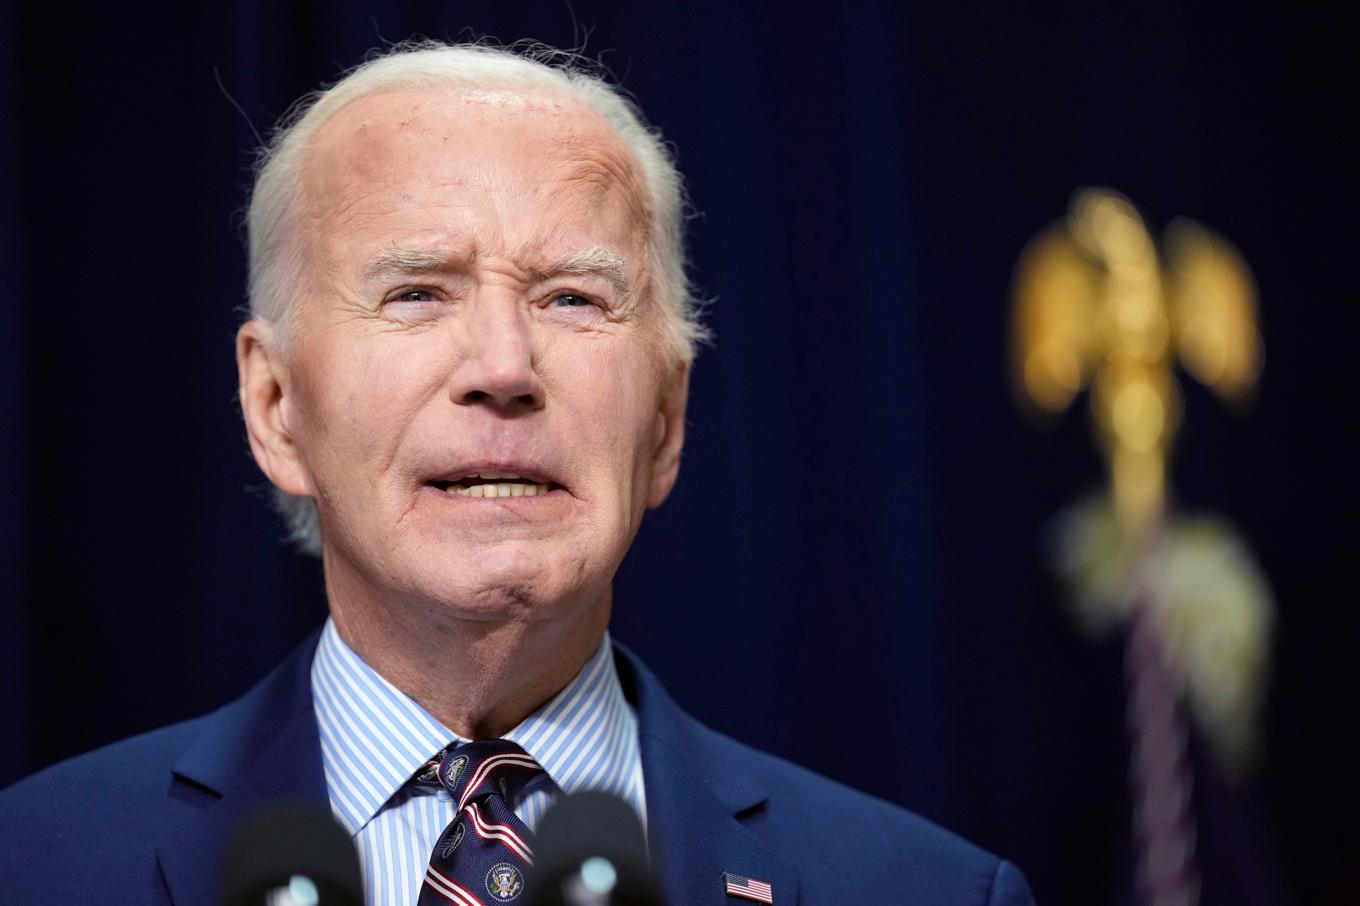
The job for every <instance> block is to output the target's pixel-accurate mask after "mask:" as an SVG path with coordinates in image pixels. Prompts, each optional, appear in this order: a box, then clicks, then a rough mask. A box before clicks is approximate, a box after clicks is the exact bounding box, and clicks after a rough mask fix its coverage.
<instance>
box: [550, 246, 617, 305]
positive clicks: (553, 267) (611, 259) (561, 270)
mask: <svg viewBox="0 0 1360 906" xmlns="http://www.w3.org/2000/svg"><path fill="white" fill-rule="evenodd" d="M530 273H531V274H532V275H533V276H534V278H535V279H538V280H546V279H548V278H550V277H555V276H557V275H559V274H571V275H573V276H578V277H599V278H600V279H602V280H606V281H608V283H609V284H610V285H611V286H613V287H614V291H615V292H617V293H618V294H619V295H620V296H622V297H623V298H624V299H627V298H628V296H629V295H630V294H631V292H632V288H633V284H632V282H631V281H630V280H629V279H628V262H627V261H625V260H624V259H623V258H621V257H620V256H618V255H616V254H614V253H613V252H611V251H609V250H608V249H604V248H601V247H600V246H598V245H596V246H592V247H591V248H588V249H584V250H582V251H579V252H571V253H569V254H566V255H563V256H562V257H561V258H558V259H557V260H556V261H554V262H553V263H551V264H550V265H548V266H547V267H546V268H543V269H541V270H540V269H537V268H534V269H532V270H531V271H530Z"/></svg>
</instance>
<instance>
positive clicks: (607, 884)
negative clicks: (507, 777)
mask: <svg viewBox="0 0 1360 906" xmlns="http://www.w3.org/2000/svg"><path fill="white" fill-rule="evenodd" d="M526 893H527V897H526V906H661V904H662V899H661V896H660V894H659V893H658V892H657V890H656V886H655V885H654V883H653V882H652V879H651V876H650V875H649V874H648V872H647V844H646V842H645V841H644V838H643V833H642V822H641V821H639V820H638V816H637V813H636V812H634V811H633V809H632V808H631V807H630V806H629V805H628V804H627V803H625V802H624V801H623V800H622V799H620V798H618V797H617V796H611V795H609V794H608V793H599V792H583V793H577V794H575V795H573V796H564V797H562V798H561V799H560V800H558V802H557V804H555V805H554V806H553V807H552V808H551V809H549V810H548V812H547V814H545V815H544V816H543V820H542V821H540V822H539V824H538V828H537V830H536V831H535V833H534V872H533V875H532V876H531V877H530V878H529V889H528V890H527V892H526Z"/></svg>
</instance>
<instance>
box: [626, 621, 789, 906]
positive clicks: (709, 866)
mask: <svg viewBox="0 0 1360 906" xmlns="http://www.w3.org/2000/svg"><path fill="white" fill-rule="evenodd" d="M615 653H616V658H615V660H616V663H617V664H618V668H619V678H620V680H621V681H622V683H623V687H624V692H625V694H626V695H627V696H628V698H629V700H630V701H631V702H632V703H633V706H634V707H635V708H636V710H637V714H638V738H639V741H640V744H641V749H642V773H643V779H644V782H645V784H646V788H647V811H648V822H647V824H648V827H649V828H650V839H651V850H652V862H653V865H654V866H655V867H656V869H657V872H658V874H659V876H660V878H661V881H662V884H663V886H664V888H665V892H666V898H667V900H668V902H670V903H673V904H680V903H684V904H687V906H688V904H696V906H703V904H708V906H733V904H736V903H738V902H740V901H738V900H735V899H733V898H731V897H729V896H727V894H726V891H725V888H724V886H723V873H724V872H733V873H736V874H741V875H746V876H747V877H752V878H757V879H759V880H761V881H766V882H768V883H770V885H771V886H772V887H773V889H774V902H775V903H776V904H777V906H792V904H794V903H796V902H797V901H798V872H797V869H796V868H795V867H794V866H793V865H792V864H791V863H789V862H788V861H787V860H786V859H784V858H783V857H781V856H779V855H778V854H776V853H775V852H773V851H772V850H771V849H769V848H768V847H767V846H766V845H765V843H764V841H763V840H762V839H761V838H760V836H759V834H758V833H757V831H756V829H755V828H756V826H757V825H758V824H759V821H760V818H761V816H762V814H763V813H764V812H765V811H766V810H767V809H768V808H769V806H770V802H769V795H768V792H767V791H766V789H765V787H764V785H763V784H762V783H761V782H760V781H759V779H758V778H756V777H755V776H753V775H752V774H751V773H750V772H749V771H748V770H746V769H745V767H744V766H743V765H744V763H745V761H746V760H747V759H746V758H744V757H743V752H744V751H745V750H743V749H741V747H739V746H738V745H737V744H736V743H734V742H732V741H731V740H729V739H727V738H726V737H723V736H720V735H719V734H717V733H714V732H713V731H712V730H709V729H708V728H707V727H705V726H703V725H702V724H700V723H699V722H698V721H696V720H694V718H692V717H690V716H689V715H688V714H686V713H685V712H684V711H683V710H681V709H680V707H679V706H678V705H677V704H676V703H675V701H674V700H673V699H671V697H670V696H669V695H667V694H666V691H665V689H663V688H662V686H661V683H660V682H659V681H658V680H657V679H656V677H655V676H653V675H652V673H651V672H650V671H649V670H648V669H647V668H646V667H645V666H643V664H642V662H641V661H640V660H639V659H638V658H637V656H636V655H634V654H633V653H632V652H630V651H628V650H627V649H626V648H624V647H622V646H620V645H617V644H616V645H615Z"/></svg>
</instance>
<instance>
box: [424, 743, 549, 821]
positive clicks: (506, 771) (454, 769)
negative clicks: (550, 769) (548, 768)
mask: <svg viewBox="0 0 1360 906" xmlns="http://www.w3.org/2000/svg"><path fill="white" fill-rule="evenodd" d="M546 776H547V775H546V774H544V773H543V768H542V767H540V766H539V764H538V762H536V761H534V760H533V759H532V758H530V757H529V755H528V753H526V752H525V751H524V750H523V749H521V748H520V747H519V746H517V745H515V744H514V743H513V742H507V741H506V740H504V739H486V740H479V741H477V742H465V743H461V744H455V745H452V746H449V747H448V748H446V749H444V751H442V752H440V753H439V754H438V755H436V756H435V757H434V758H432V759H431V760H430V761H429V762H427V763H426V765H425V767H424V768H423V769H422V770H421V772H420V773H419V774H417V775H416V778H415V779H416V782H417V783H419V784H422V785H424V786H439V787H443V788H444V789H445V790H447V791H448V793H449V795H450V796H452V797H453V799H454V801H455V802H457V803H458V808H459V809H462V808H463V806H465V805H467V804H468V803H469V802H473V801H476V800H479V799H481V798H483V797H485V796H488V795H492V794H495V795H498V796H500V797H501V798H503V799H505V801H506V802H507V803H510V802H514V801H515V800H516V799H518V798H519V796H520V795H521V794H522V793H523V792H524V789H525V787H527V786H528V785H529V784H531V783H533V782H534V781H535V780H537V779H538V778H540V777H546Z"/></svg>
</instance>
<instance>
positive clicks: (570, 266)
mask: <svg viewBox="0 0 1360 906" xmlns="http://www.w3.org/2000/svg"><path fill="white" fill-rule="evenodd" d="M459 266H460V262H459V261H458V260H457V258H456V257H454V258H451V257H450V256H448V255H445V254H441V253H439V252H427V251H420V250H418V249H407V248H395V247H394V248H388V249H384V250H383V251H382V252H380V253H379V254H378V255H377V256H376V257H374V259H373V260H372V261H371V262H370V263H369V265H368V267H366V268H365V269H364V274H365V276H366V277H367V278H368V279H370V280H374V279H377V278H379V277H385V276H387V275H389V274H410V273H430V272H432V271H441V270H451V269H455V268H457V267H459ZM527 273H528V275H529V276H530V277H531V278H532V279H534V280H536V281H539V282H542V281H544V280H548V279H550V278H552V277H556V276H559V275H562V274H569V275H572V276H578V277H598V278H600V279H602V280H605V281H607V282H608V283H609V284H610V286H612V287H613V288H614V291H615V292H617V293H618V294H619V295H620V296H622V297H623V298H625V299H626V298H628V296H629V295H630V294H631V292H632V288H633V286H632V281H630V280H629V278H628V262H627V261H626V260H624V259H623V258H622V257H621V256H619V255H616V254H614V253H613V252H611V251H609V250H608V249H605V248H602V247H600V246H598V245H596V246H591V247H590V248H588V249H583V250H581V251H579V252H569V253H567V254H565V255H563V256H562V257H560V258H558V259H557V260H556V261H553V262H551V263H549V264H548V265H546V266H543V267H530V268H528V269H527Z"/></svg>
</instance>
